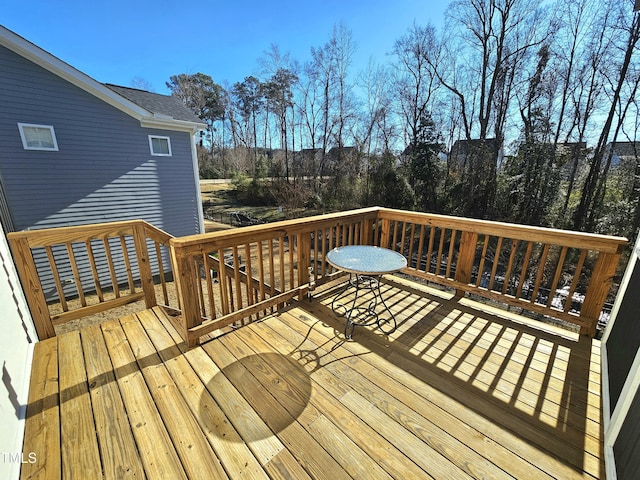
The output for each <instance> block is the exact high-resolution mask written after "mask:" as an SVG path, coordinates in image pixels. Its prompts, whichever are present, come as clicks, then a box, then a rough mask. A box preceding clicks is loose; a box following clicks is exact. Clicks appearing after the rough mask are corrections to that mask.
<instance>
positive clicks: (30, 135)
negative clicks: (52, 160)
mask: <svg viewBox="0 0 640 480" xmlns="http://www.w3.org/2000/svg"><path fill="white" fill-rule="evenodd" d="M18 129H19V130H20V138H21V139H22V146H23V147H24V149H25V150H48V151H53V152H57V151H58V141H57V140H56V132H55V131H54V130H53V127H52V126H51V125H34V124H31V123H18Z"/></svg>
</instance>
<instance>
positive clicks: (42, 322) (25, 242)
mask: <svg viewBox="0 0 640 480" xmlns="http://www.w3.org/2000/svg"><path fill="white" fill-rule="evenodd" d="M7 238H8V239H9V243H10V245H11V250H12V252H13V257H14V259H15V262H16V266H17V270H18V273H19V275H20V279H21V282H22V286H23V289H24V291H25V296H26V298H27V303H28V304H29V308H30V310H31V314H32V317H33V319H34V323H35V326H36V330H37V332H38V337H39V338H40V339H44V338H49V337H52V336H54V335H55V331H54V325H59V324H62V323H64V322H68V321H70V320H74V319H77V318H82V317H86V316H89V315H93V314H96V313H100V312H103V311H106V310H110V309H112V308H116V307H121V306H123V305H126V304H128V303H131V302H136V301H141V300H144V302H145V306H146V307H147V308H150V307H152V306H155V305H157V304H158V300H157V294H156V284H157V285H158V295H161V298H162V300H164V304H165V305H167V306H171V307H178V306H179V305H178V304H177V301H176V296H175V295H174V300H173V301H172V302H171V301H170V291H169V288H170V287H168V285H169V282H170V280H171V279H172V274H171V259H170V257H169V254H170V250H169V239H170V238H171V235H169V234H167V233H166V232H163V231H162V230H159V229H157V228H156V227H154V226H153V225H150V224H148V223H146V222H144V221H141V220H135V221H125V222H113V223H103V224H96V225H83V226H74V227H67V228H52V229H41V230H30V231H23V232H14V233H9V234H8V235H7ZM161 303H162V302H161ZM171 303H173V305H170V304H171Z"/></svg>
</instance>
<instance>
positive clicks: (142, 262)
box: [133, 222, 162, 308]
mask: <svg viewBox="0 0 640 480" xmlns="http://www.w3.org/2000/svg"><path fill="white" fill-rule="evenodd" d="M133 244H134V245H135V249H136V257H137V258H138V270H139V272H140V283H141V284H142V291H143V292H144V303H145V306H146V307H147V308H152V307H155V306H156V305H157V301H156V290H155V287H154V286H153V273H152V272H151V265H150V262H149V249H148V248H147V236H146V235H145V231H144V224H143V223H142V222H138V223H136V224H135V225H134V226H133ZM160 268H162V266H160Z"/></svg>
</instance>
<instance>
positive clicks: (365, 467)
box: [22, 229, 604, 480]
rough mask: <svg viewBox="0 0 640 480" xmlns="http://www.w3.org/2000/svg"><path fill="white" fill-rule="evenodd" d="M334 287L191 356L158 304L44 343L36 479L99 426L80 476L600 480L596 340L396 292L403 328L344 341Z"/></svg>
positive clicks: (39, 352) (31, 426)
mask: <svg viewBox="0 0 640 480" xmlns="http://www.w3.org/2000/svg"><path fill="white" fill-rule="evenodd" d="M347 232H348V229H347ZM354 235H355V237H357V235H356V234H355V233H354ZM398 238H400V236H398ZM425 247H426V245H425ZM265 250H266V249H265ZM285 255H286V254H285ZM256 268H257V265H256ZM338 286H339V284H338V283H336V282H331V283H328V284H326V285H323V286H322V287H321V288H318V289H316V290H315V291H314V298H313V300H312V301H311V302H306V301H305V302H300V303H299V304H297V305H294V306H292V307H290V308H288V309H284V310H280V311H279V312H278V313H277V314H276V315H269V316H265V317H262V318H261V319H260V321H256V322H252V323H249V324H247V325H245V326H243V327H241V328H237V329H234V330H229V331H228V333H226V334H225V335H223V336H220V337H219V338H216V339H213V340H208V341H203V342H202V343H201V345H199V346H196V347H194V348H188V346H187V345H185V343H184V341H183V340H182V337H181V335H180V333H179V332H178V331H177V330H176V329H175V328H174V326H173V324H174V320H173V319H171V318H170V317H169V316H168V314H167V313H165V311H164V310H163V309H162V308H160V307H155V308H154V309H152V310H145V311H143V312H140V313H137V314H135V315H130V316H127V317H124V318H122V319H120V320H117V321H109V322H106V323H104V324H102V325H101V326H100V327H91V328H89V329H86V330H81V331H80V332H79V333H76V334H74V335H70V336H68V337H59V338H57V339H51V340H49V341H47V342H48V343H47V342H42V344H41V346H38V348H37V349H36V357H35V358H34V368H33V379H32V386H31V392H32V393H31V401H32V402H33V404H30V405H29V407H28V408H29V410H28V411H29V412H32V413H31V414H30V417H29V418H28V419H27V430H26V438H25V447H26V446H29V448H34V449H36V450H34V451H43V452H44V451H46V452H47V460H46V463H43V464H40V465H39V466H38V467H39V468H40V470H38V468H34V467H33V466H32V465H25V467H23V472H22V475H23V478H29V476H30V475H32V474H36V473H38V472H39V471H42V472H44V471H45V470H46V471H49V469H53V470H54V471H55V469H56V465H57V468H58V471H62V469H63V468H66V467H63V464H64V463H65V462H66V461H67V460H62V459H74V458H76V456H77V455H78V451H82V452H84V446H85V445H84V444H83V445H82V447H81V448H80V450H78V447H77V446H74V444H73V443H72V442H70V441H68V440H67V441H63V442H61V441H60V438H61V435H60V433H58V434H56V433H55V432H56V431H57V430H56V428H57V427H56V425H58V424H59V425H62V429H63V430H64V428H65V427H64V425H65V424H67V425H75V424H89V423H93V425H94V429H95V430H94V431H93V432H87V435H85V437H86V438H87V440H86V442H87V443H88V444H89V446H90V448H95V449H96V450H97V449H98V448H99V452H100V455H98V456H97V461H98V464H97V465H94V466H93V467H90V466H88V465H87V466H86V467H84V468H85V469H91V468H93V469H94V471H89V470H87V472H88V473H87V475H85V476H84V477H83V478H88V477H91V476H92V474H94V475H95V476H96V477H97V478H100V477H102V478H111V477H112V476H113V475H117V473H114V472H116V471H117V469H118V468H119V466H123V465H125V464H136V469H135V475H136V476H137V475H138V474H139V473H140V472H142V474H144V476H146V477H147V478H193V479H199V478H203V477H206V478H225V477H228V478H233V479H244V478H256V479H266V478H282V479H285V478H296V479H298V478H302V479H304V478H314V479H316V478H318V479H319V478H330V479H334V478H381V479H388V478H394V479H405V478H412V479H413V478H416V479H423V478H424V479H431V478H496V479H507V478H516V479H529V478H540V479H543V480H551V479H558V478H562V479H569V480H573V479H597V478H604V466H603V461H602V459H601V455H602V426H601V420H600V418H601V415H600V408H601V401H600V375H599V361H600V348H599V342H598V341H597V340H592V339H590V338H586V337H583V336H579V335H577V334H576V333H569V332H566V331H565V332H564V333H562V332H561V331H560V330H559V327H554V326H550V325H543V324H540V323H539V322H536V321H533V320H530V319H526V318H524V317H520V316H517V315H515V314H513V313H504V312H502V313H501V314H500V316H498V315H496V314H494V310H491V309H489V308H487V309H486V310H482V308H481V307H482V306H481V305H479V304H477V303H474V302H471V301H470V300H468V299H459V298H456V297H455V295H451V294H446V293H444V292H441V291H436V290H433V289H431V288H430V287H428V286H425V285H423V284H417V283H414V282H412V281H411V280H409V279H394V280H392V281H388V282H385V283H384V284H383V286H382V291H383V294H384V295H385V299H386V301H387V303H388V305H389V306H390V307H391V308H392V309H393V310H394V312H395V314H396V317H397V319H398V329H397V330H396V331H395V332H394V333H393V334H391V335H383V334H381V333H380V332H378V331H377V330H376V329H375V328H374V327H370V328H369V327H358V328H357V329H356V331H355V333H354V336H353V339H352V340H349V341H346V340H345V339H344V338H343V335H342V328H343V322H344V320H343V319H341V318H338V317H336V316H335V315H334V314H333V312H332V311H331V308H330V303H331V299H332V298H333V295H334V294H335V293H336V291H337V288H338ZM490 310H491V311H490ZM495 312H497V310H495ZM61 341H62V344H61V347H62V349H63V350H64V351H65V352H66V353H64V354H63V356H64V355H66V358H61V360H60V364H61V368H62V366H63V365H64V366H65V367H64V368H70V371H69V372H68V373H66V374H65V376H66V378H65V379H64V380H63V383H64V384H65V385H67V387H66V393H64V394H61V392H60V388H61V387H62V385H60V384H59V383H58V380H57V371H58V365H57V362H58V357H57V355H58V344H59V343H60V342H61ZM39 345H40V344H39ZM69 354H72V356H73V357H74V358H75V359H81V361H80V362H79V365H76V366H70V365H69V358H71V357H69V356H68V355H69ZM85 369H86V372H85ZM83 377H84V383H83V381H81V380H80V379H82V378H83ZM70 386H73V387H74V391H75V392H76V394H74V395H70V392H71V390H70V389H69V387H70ZM45 392H46V393H45ZM58 395H59V396H58ZM45 399H46V400H47V401H48V407H47V408H46V409H44V408H43V407H42V405H43V404H42V400H45ZM118 399H120V401H119V400H118ZM59 400H62V403H58V401H59ZM87 400H90V401H87ZM79 401H80V402H81V403H82V404H83V405H84V406H83V407H82V408H81V409H80V410H78V409H77V408H76V407H75V406H76V405H77V404H78V402H79ZM71 407H74V408H73V409H72V408H71ZM83 409H84V410H85V412H84V413H82V412H83ZM76 412H81V413H80V414H77V413H76ZM67 417H69V418H67ZM58 419H59V420H58ZM89 420H90V421H89ZM58 422H59V423H58ZM58 432H59V430H58ZM76 435H79V434H76ZM91 437H93V438H96V439H98V440H91V441H89V440H88V439H90V438H91ZM63 438H64V435H63ZM91 445H95V447H93V446H91ZM69 449H72V450H74V451H71V452H69V451H67V450H69ZM56 452H57V457H56V456H55V455H56ZM56 458H57V461H56ZM74 462H76V463H75V464H76V465H79V464H78V463H77V462H79V460H74ZM107 463H109V465H107ZM120 471H121V472H122V470H120ZM133 472H134V469H133V468H132V469H131V470H130V471H126V472H125V473H129V474H130V475H131V476H134V473H133ZM59 475H60V474H58V476H59ZM33 476H34V478H35V477H36V475H33ZM48 478H50V477H48ZM54 478H57V477H56V476H55V474H54Z"/></svg>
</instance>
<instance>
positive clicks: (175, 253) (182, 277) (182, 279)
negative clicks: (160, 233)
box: [170, 239, 202, 347]
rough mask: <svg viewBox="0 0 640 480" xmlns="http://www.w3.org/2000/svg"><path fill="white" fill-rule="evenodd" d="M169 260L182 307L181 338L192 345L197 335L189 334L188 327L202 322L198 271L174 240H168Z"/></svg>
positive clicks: (188, 344) (190, 258)
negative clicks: (169, 248) (169, 247)
mask: <svg viewBox="0 0 640 480" xmlns="http://www.w3.org/2000/svg"><path fill="white" fill-rule="evenodd" d="M170 245H171V261H172V264H173V278H174V281H175V283H176V290H177V292H178V297H179V300H180V306H181V307H182V331H181V332H180V333H181V335H182V338H183V339H184V340H185V342H186V343H187V346H189V347H194V346H195V345H196V344H197V343H198V337H197V336H193V335H191V334H190V332H189V329H191V328H193V327H195V326H197V325H200V324H201V323H202V315H201V314H200V304H199V303H198V293H197V292H198V285H197V284H196V282H198V281H199V278H198V275H199V272H197V271H196V268H195V264H194V261H193V258H192V257H191V256H189V255H188V254H186V255H185V254H184V253H183V252H182V251H181V250H180V249H179V248H176V245H175V243H174V240H173V239H172V240H171V241H170Z"/></svg>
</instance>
